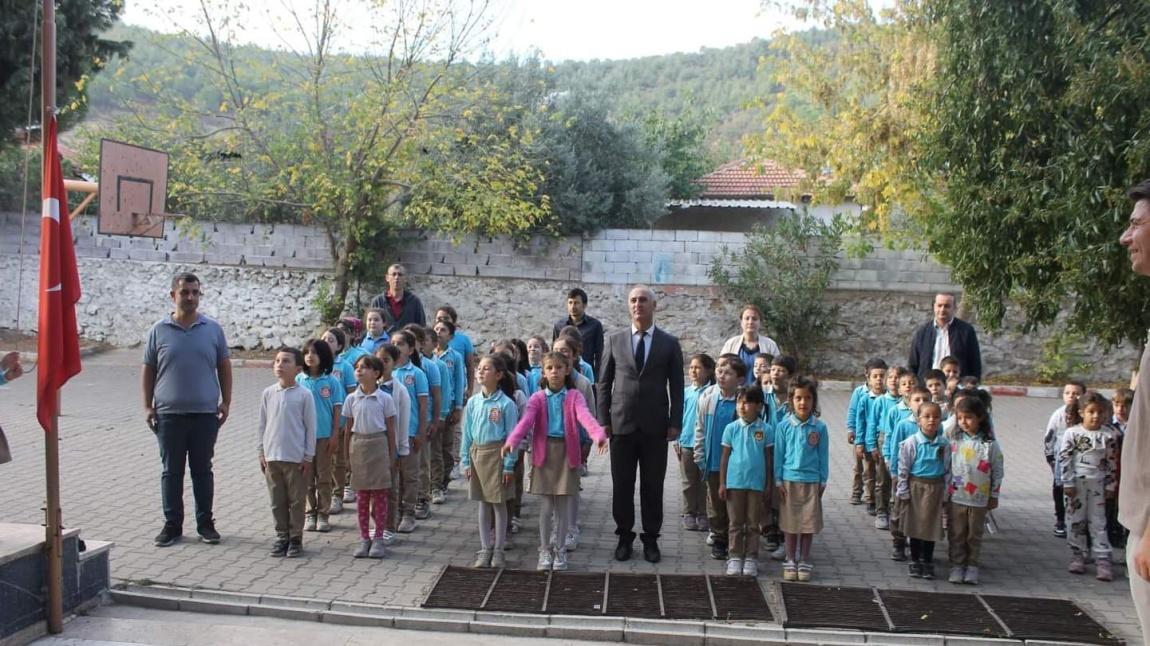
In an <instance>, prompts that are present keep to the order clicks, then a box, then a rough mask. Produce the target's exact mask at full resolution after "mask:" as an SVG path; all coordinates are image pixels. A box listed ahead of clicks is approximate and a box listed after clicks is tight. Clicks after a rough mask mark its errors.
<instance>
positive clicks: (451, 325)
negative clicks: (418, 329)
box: [431, 321, 455, 336]
mask: <svg viewBox="0 0 1150 646" xmlns="http://www.w3.org/2000/svg"><path fill="white" fill-rule="evenodd" d="M435 325H442V326H443V327H445V328H447V331H448V332H449V333H450V334H449V335H448V336H455V324H454V323H452V322H451V321H436V322H435ZM435 325H433V326H431V329H432V330H434V329H435Z"/></svg>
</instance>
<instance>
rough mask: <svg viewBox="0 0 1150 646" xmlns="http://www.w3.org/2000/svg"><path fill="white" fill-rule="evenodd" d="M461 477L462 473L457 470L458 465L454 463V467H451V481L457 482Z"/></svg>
mask: <svg viewBox="0 0 1150 646" xmlns="http://www.w3.org/2000/svg"><path fill="white" fill-rule="evenodd" d="M462 477H463V472H462V471H461V470H460V469H459V463H458V462H456V463H455V466H453V467H451V479H452V480H458V479H460V478H462Z"/></svg>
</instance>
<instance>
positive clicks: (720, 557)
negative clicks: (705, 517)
mask: <svg viewBox="0 0 1150 646" xmlns="http://www.w3.org/2000/svg"><path fill="white" fill-rule="evenodd" d="M711 558H713V559H715V560H716V561H725V560H727V544H726V543H723V542H720V541H715V543H714V544H713V545H711Z"/></svg>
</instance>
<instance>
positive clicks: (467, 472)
mask: <svg viewBox="0 0 1150 646" xmlns="http://www.w3.org/2000/svg"><path fill="white" fill-rule="evenodd" d="M463 477H464V479H466V480H470V479H471V467H467V468H466V469H464V470H463Z"/></svg>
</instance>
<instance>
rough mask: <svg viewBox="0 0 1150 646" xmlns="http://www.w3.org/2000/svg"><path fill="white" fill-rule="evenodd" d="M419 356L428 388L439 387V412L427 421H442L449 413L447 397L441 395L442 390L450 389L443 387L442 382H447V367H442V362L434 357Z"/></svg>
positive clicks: (449, 407) (449, 401)
mask: <svg viewBox="0 0 1150 646" xmlns="http://www.w3.org/2000/svg"><path fill="white" fill-rule="evenodd" d="M420 356H421V357H422V358H421V359H420V360H419V362H420V364H422V365H423V371H424V372H426V373H427V385H428V387H432V386H439V410H438V411H436V415H432V416H430V417H428V419H443V418H444V417H447V414H448V413H449V412H451V405H450V404H451V400H449V399H447V395H444V394H443V392H444V388H450V387H451V386H450V385H448V386H444V385H443V382H444V381H448V377H447V367H446V366H444V365H443V362H442V361H440V360H439V359H436V358H435V357H429V356H427V355H426V354H423V355H420ZM453 394H454V393H453ZM437 415H438V417H437Z"/></svg>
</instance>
